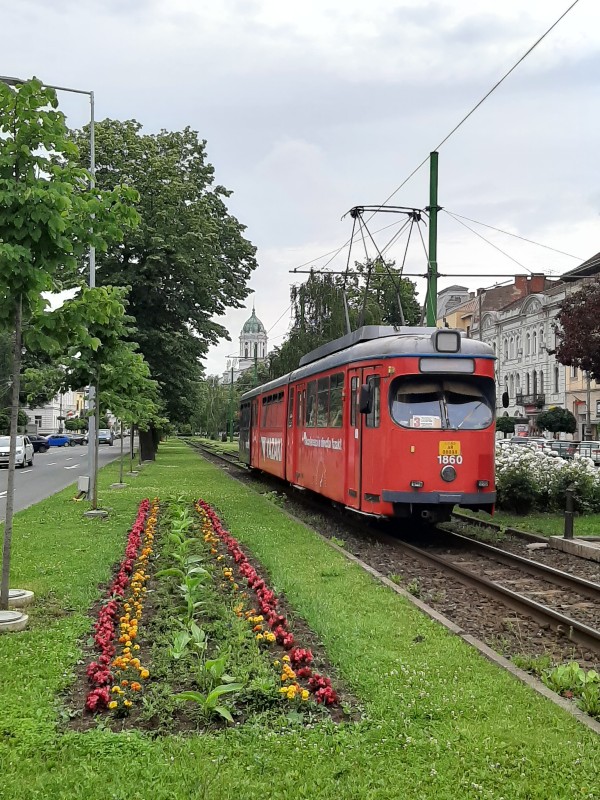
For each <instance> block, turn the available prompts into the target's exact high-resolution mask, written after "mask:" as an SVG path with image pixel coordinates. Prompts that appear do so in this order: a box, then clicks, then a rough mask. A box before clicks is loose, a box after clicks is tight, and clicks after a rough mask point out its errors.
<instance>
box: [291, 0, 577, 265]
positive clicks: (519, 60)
mask: <svg viewBox="0 0 600 800" xmlns="http://www.w3.org/2000/svg"><path fill="white" fill-rule="evenodd" d="M578 2H579V0H574V2H572V3H571V5H570V6H569V7H568V8H567V9H566V10H565V11H563V13H562V14H561V15H560V16H559V17H558V19H556V20H555V21H554V22H553V23H552V25H551V26H550V27H549V28H548V29H547V30H546V31H545V32H544V33H543V34H542V35H541V36H540V37H539V38H538V39H536V41H535V42H534V43H533V44H532V45H531V47H529V48H528V49H527V50H526V51H525V53H523V55H522V56H521V57H520V58H519V59H518V61H516V62H515V63H514V64H513V66H512V67H511V68H510V69H509V70H508V71H507V72H505V73H504V75H503V76H502V77H501V78H500V79H499V80H498V81H496V83H495V84H494V85H493V86H492V88H491V89H490V90H489V91H488V92H486V94H485V95H484V96H483V97H482V98H481V100H479V101H478V102H477V103H476V104H475V105H474V106H473V108H472V109H471V110H470V111H469V112H468V113H467V114H465V116H464V117H463V118H462V119H461V120H460V121H459V122H458V123H457V124H456V125H455V126H454V127H453V128H452V130H451V131H450V132H449V133H448V134H447V135H446V136H445V137H444V138H443V139H442V140H441V142H440V143H439V144H438V145H437V146H436V147H434V148H432V149H431V150H430V152H431V151H432V150H433V151H437V150H439V149H440V148H441V147H442V146H443V145H444V144H445V143H446V142H447V141H448V140H449V139H450V138H451V137H452V136H453V135H454V134H455V133H456V131H458V130H459V128H461V127H462V125H464V123H465V122H466V121H467V120H468V119H469V118H470V117H471V116H472V115H473V114H474V113H475V111H477V109H478V108H479V107H480V106H481V105H483V103H484V102H485V101H486V100H487V99H488V97H490V95H492V94H493V93H494V92H495V91H496V89H498V87H499V86H500V85H501V84H502V83H504V81H505V80H506V79H507V78H508V77H509V75H511V74H512V73H513V72H514V71H515V69H516V68H517V67H518V66H519V65H520V64H521V63H522V62H523V61H524V60H525V59H526V58H527V56H529V55H530V53H532V52H533V51H534V50H535V48H536V47H537V46H538V45H539V44H540V43H541V42H542V41H543V40H544V39H545V38H546V37H547V36H548V34H549V33H551V31H552V30H554V28H555V27H556V26H557V25H558V24H559V22H561V21H562V20H563V19H564V17H566V15H567V14H568V13H569V12H570V11H571V10H572V9H573V8H574V7H575V6H576V5H577V3H578ZM428 161H429V155H427V156H426V157H425V158H424V159H423V161H421V162H420V164H418V165H417V166H416V167H415V168H414V169H413V170H412V172H411V173H410V174H409V175H408V176H407V177H406V178H405V179H404V180H403V181H402V183H400V184H399V186H397V187H396V188H395V189H394V191H393V192H392V193H391V194H390V195H389V196H388V197H387V198H386V199H385V200H384V201H383V203H381V206H380V208H381V207H383V206H385V205H386V204H387V203H389V201H390V200H391V199H392V198H393V197H395V195H397V194H398V192H399V191H400V189H402V188H403V187H404V186H406V184H407V183H408V182H409V181H410V180H411V178H412V177H413V176H414V175H416V174H417V172H418V171H419V170H420V169H421V168H422V167H423V166H424V165H425V164H426V163H427V162H428ZM375 213H376V212H373V214H372V215H371V216H370V217H369V220H368V221H370V220H371V219H372V217H373V215H374V214H375ZM350 243H351V240H348V241H347V242H345V243H344V244H343V245H341V247H340V248H339V249H338V250H336V251H330V252H332V253H335V255H334V256H333V258H331V259H330V260H329V261H328V262H327V265H326V266H328V265H329V264H330V263H331V261H333V260H334V258H336V257H337V255H339V253H341V252H342V250H343V249H344V248H345V247H348V245H349V244H350ZM324 257H326V256H318V257H317V258H315V259H313V260H312V261H311V262H307V263H306V264H301V265H299V266H298V267H297V268H296V269H294V270H293V271H294V272H295V271H299V270H300V269H302V267H304V266H307V265H308V264H310V263H314V261H319V260H320V259H321V258H324ZM525 269H526V268H525Z"/></svg>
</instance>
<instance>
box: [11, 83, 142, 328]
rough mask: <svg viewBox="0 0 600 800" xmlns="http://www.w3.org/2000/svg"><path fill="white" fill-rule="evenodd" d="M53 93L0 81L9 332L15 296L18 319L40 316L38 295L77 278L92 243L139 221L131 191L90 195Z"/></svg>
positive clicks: (101, 245)
mask: <svg viewBox="0 0 600 800" xmlns="http://www.w3.org/2000/svg"><path fill="white" fill-rule="evenodd" d="M57 107H58V102H57V99H56V92H55V91H54V90H53V89H48V88H46V87H43V86H42V84H41V82H40V81H38V80H37V79H32V80H30V81H28V82H27V83H24V84H23V85H21V86H19V87H18V88H17V89H13V88H11V87H9V86H7V85H6V84H5V83H2V82H0V285H1V286H2V287H3V289H4V290H5V291H4V292H3V294H2V296H0V325H3V326H4V327H10V326H11V324H12V322H13V320H14V315H15V308H16V301H17V298H21V299H22V303H23V316H24V318H25V319H28V318H29V316H30V315H31V314H32V313H34V312H36V311H38V312H39V311H41V310H42V309H43V308H44V307H45V305H46V301H45V300H44V299H43V297H42V292H51V291H56V290H58V289H60V288H63V287H64V286H71V285H73V283H74V282H75V281H76V275H77V268H78V266H79V264H80V261H81V259H82V257H83V255H84V253H85V252H86V250H87V248H88V247H89V246H90V245H94V246H95V247H96V248H97V249H98V250H99V251H102V250H106V249H107V247H108V245H109V243H110V242H112V241H117V240H119V239H120V238H121V237H122V233H123V228H124V227H127V226H132V225H134V224H135V223H136V221H137V214H136V212H135V211H134V210H133V207H132V202H133V201H134V200H135V199H136V194H135V192H134V191H132V190H131V189H126V188H124V187H118V188H116V189H115V188H114V181H113V182H111V184H110V187H109V188H107V189H106V190H105V191H102V190H98V189H95V190H93V191H92V190H91V189H90V187H89V175H88V173H87V172H86V170H84V169H82V168H81V167H80V166H79V165H78V163H77V160H78V151H77V147H76V146H75V144H74V143H73V142H72V141H71V140H70V139H69V138H68V135H67V128H66V125H65V119H64V115H63V114H62V113H61V112H59V111H57Z"/></svg>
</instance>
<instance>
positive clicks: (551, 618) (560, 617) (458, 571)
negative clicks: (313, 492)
mask: <svg viewBox="0 0 600 800" xmlns="http://www.w3.org/2000/svg"><path fill="white" fill-rule="evenodd" d="M386 538H390V537H386ZM392 541H394V542H395V543H396V545H397V546H399V547H400V548H401V549H402V550H405V551H406V552H407V553H409V554H410V555H412V556H414V557H415V558H418V559H419V560H420V561H423V562H424V563H429V564H431V563H433V564H436V565H437V566H440V567H442V568H443V569H444V570H445V571H447V572H451V573H453V574H454V576H455V577H457V578H458V580H460V581H461V583H464V584H466V585H467V586H473V587H474V588H476V589H480V590H483V591H484V592H485V594H487V595H489V596H490V597H493V598H494V599H495V600H499V601H500V602H501V603H503V604H504V605H507V606H508V607H509V608H512V609H513V610H514V611H518V612H519V613H520V614H524V615H525V616H528V617H531V618H532V619H534V620H536V622H538V623H540V624H541V625H547V624H551V625H553V627H554V628H555V629H556V630H558V631H559V633H564V634H566V635H567V636H568V638H569V639H571V641H574V642H577V643H578V644H581V645H584V646H585V647H589V648H590V649H592V650H594V651H596V652H600V631H597V630H594V628H590V627H589V626H588V625H584V624H583V623H582V622H577V620H575V619H572V618H571V617H567V616H566V615H565V614H561V613H559V612H558V611H554V610H553V609H552V608H548V607H547V606H543V605H542V604H541V603H537V602H536V601H535V600H530V599H529V598H528V597H524V596H523V595H521V594H519V593H518V592H514V591H512V590H511V589H506V588H505V587H504V586H500V585H499V584H497V583H493V582H492V581H490V580H488V578H484V577H482V576H480V575H477V574H476V573H474V572H471V571H470V570H468V569H465V568H464V567H460V566H458V564H454V563H453V562H452V561H448V560H447V559H445V558H442V557H441V556H436V555H434V554H433V553H427V552H426V551H425V550H422V549H421V548H419V547H415V546H414V545H411V544H408V543H407V542H402V541H399V540H397V539H396V540H392Z"/></svg>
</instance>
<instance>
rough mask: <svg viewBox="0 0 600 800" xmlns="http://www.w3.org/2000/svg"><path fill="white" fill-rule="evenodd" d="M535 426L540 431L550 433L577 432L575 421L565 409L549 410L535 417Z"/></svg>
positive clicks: (555, 408) (554, 408)
mask: <svg viewBox="0 0 600 800" xmlns="http://www.w3.org/2000/svg"><path fill="white" fill-rule="evenodd" d="M536 424H537V426H538V428H539V429H540V430H541V431H552V433H559V432H563V433H575V431H576V430H577V420H576V419H575V417H574V416H573V414H571V412H570V411H569V410H568V409H566V408H557V407H556V406H554V407H553V408H549V409H548V410H547V411H542V413H541V414H538V415H537V418H536Z"/></svg>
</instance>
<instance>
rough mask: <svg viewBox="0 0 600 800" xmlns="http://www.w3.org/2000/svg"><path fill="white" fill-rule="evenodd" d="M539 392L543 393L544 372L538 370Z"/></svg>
mask: <svg viewBox="0 0 600 800" xmlns="http://www.w3.org/2000/svg"><path fill="white" fill-rule="evenodd" d="M539 375H540V394H544V373H543V372H541V371H540V373H539Z"/></svg>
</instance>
